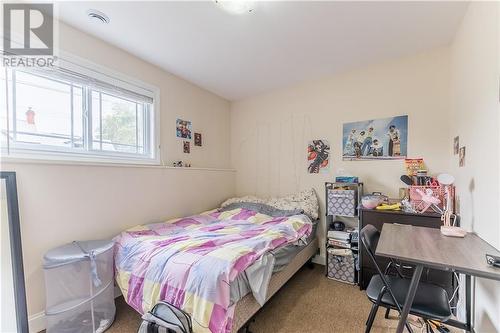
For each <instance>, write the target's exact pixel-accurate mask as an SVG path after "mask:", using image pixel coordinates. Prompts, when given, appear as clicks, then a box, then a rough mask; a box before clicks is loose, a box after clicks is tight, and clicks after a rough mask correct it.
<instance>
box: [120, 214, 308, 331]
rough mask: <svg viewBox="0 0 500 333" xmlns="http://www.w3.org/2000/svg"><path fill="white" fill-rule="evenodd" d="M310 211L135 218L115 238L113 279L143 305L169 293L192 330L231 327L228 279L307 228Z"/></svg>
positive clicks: (140, 309) (144, 309) (132, 302)
mask: <svg viewBox="0 0 500 333" xmlns="http://www.w3.org/2000/svg"><path fill="white" fill-rule="evenodd" d="M311 230H312V224H311V221H310V219H309V218H308V217H306V216H305V215H295V216H290V217H271V216H268V215H263V214H260V213H257V212H255V211H252V210H246V209H242V208H237V209H234V210H229V211H225V212H218V211H209V212H205V213H202V214H200V215H196V216H191V217H186V218H181V219H175V220H170V221H167V222H164V223H155V224H149V225H142V226H137V227H135V228H132V229H129V230H127V231H124V232H122V233H121V234H120V235H119V236H117V237H116V238H115V241H116V246H115V268H116V280H117V283H118V285H119V287H120V289H121V291H122V293H123V296H124V297H125V300H126V301H127V303H128V304H130V305H131V306H132V307H133V308H134V309H136V310H137V311H138V312H140V313H144V312H147V311H149V310H150V309H151V308H152V307H153V306H154V305H155V304H156V303H157V302H158V301H159V300H165V301H167V302H169V303H171V304H173V305H175V306H177V307H179V308H181V309H183V310H185V311H187V312H188V313H190V314H191V315H192V319H193V330H194V332H195V333H201V332H212V333H219V332H230V331H231V327H232V318H233V314H234V307H235V305H230V284H231V282H232V281H233V280H234V279H235V278H236V277H237V276H238V274H240V273H241V272H243V271H244V270H245V269H246V268H247V267H249V266H250V265H252V264H253V263H254V262H255V261H256V260H257V259H259V258H260V257H261V256H262V255H263V254H264V253H266V252H267V251H269V250H272V249H275V248H277V247H279V246H282V245H286V244H290V243H294V242H297V241H299V240H300V239H303V238H306V237H307V236H309V234H310V233H311Z"/></svg>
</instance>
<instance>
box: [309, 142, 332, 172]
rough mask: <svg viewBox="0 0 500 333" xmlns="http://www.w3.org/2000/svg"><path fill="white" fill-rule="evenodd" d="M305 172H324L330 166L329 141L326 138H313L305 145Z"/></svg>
mask: <svg viewBox="0 0 500 333" xmlns="http://www.w3.org/2000/svg"><path fill="white" fill-rule="evenodd" d="M307 165H308V166H307V172H308V173H320V172H321V173H325V172H328V169H329V168H330V143H329V142H328V140H313V141H309V143H308V145H307Z"/></svg>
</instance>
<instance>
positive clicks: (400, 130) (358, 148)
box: [342, 116, 408, 160]
mask: <svg viewBox="0 0 500 333" xmlns="http://www.w3.org/2000/svg"><path fill="white" fill-rule="evenodd" d="M407 153H408V116H396V117H390V118H382V119H373V120H366V121H357V122H352V123H345V124H344V127H343V133H342V157H343V159H344V160H378V159H404V158H405V157H406V156H407Z"/></svg>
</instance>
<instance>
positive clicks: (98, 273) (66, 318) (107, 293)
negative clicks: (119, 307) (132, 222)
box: [44, 240, 116, 333]
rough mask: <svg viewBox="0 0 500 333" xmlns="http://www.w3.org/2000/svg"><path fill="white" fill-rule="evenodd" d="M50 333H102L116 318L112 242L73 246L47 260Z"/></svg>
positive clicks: (47, 256) (50, 254)
mask: <svg viewBox="0 0 500 333" xmlns="http://www.w3.org/2000/svg"><path fill="white" fill-rule="evenodd" d="M44 272H45V290H46V298H47V299H46V309H45V314H46V319H47V333H66V332H68V333H69V332H71V333H100V332H104V331H105V330H106V329H107V328H109V327H110V326H111V324H112V323H113V320H114V318H115V311H116V308H115V301H114V283H113V281H114V279H113V277H114V268H113V242H112V241H108V240H106V241H86V242H73V243H70V244H66V245H63V246H61V247H58V248H55V249H52V250H50V251H49V252H47V253H46V254H45V256H44Z"/></svg>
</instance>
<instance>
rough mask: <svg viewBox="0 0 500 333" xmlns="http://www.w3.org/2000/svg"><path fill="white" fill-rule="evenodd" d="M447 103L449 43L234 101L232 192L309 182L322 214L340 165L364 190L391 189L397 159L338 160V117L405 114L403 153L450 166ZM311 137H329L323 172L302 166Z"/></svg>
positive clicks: (287, 189)
mask: <svg viewBox="0 0 500 333" xmlns="http://www.w3.org/2000/svg"><path fill="white" fill-rule="evenodd" d="M448 106H449V49H448V48H441V49H437V50H433V51H430V52H427V53H423V54H419V55H416V56H412V57H408V58H404V59H399V60H395V61H391V62H387V63H383V64H379V65H375V66H370V67H367V68H363V69H360V70H356V71H351V72H348V73H344V74H340V75H337V76H334V77H330V78H325V79H323V80H318V81H314V82H306V83H303V84H300V85H296V86H292V87H289V88H287V89H283V90H280V91H275V92H272V93H269V94H265V95H261V96H257V97H254V98H250V99H246V100H243V101H239V102H234V103H232V105H231V154H232V155H231V162H232V166H233V167H234V168H235V169H236V170H237V174H236V192H237V194H238V195H246V194H255V195H259V196H274V195H284V194H287V193H291V192H295V191H298V190H302V189H308V188H314V189H315V190H316V193H317V194H318V197H319V199H320V206H321V214H320V215H321V216H323V215H324V182H325V181H332V180H333V179H334V176H335V175H336V174H338V173H339V170H341V169H344V170H345V171H347V172H349V173H350V174H352V175H356V176H359V177H360V179H361V180H362V181H363V182H364V183H365V191H366V192H371V191H381V192H383V193H385V194H388V195H390V196H392V197H397V196H398V188H399V187H402V186H403V183H402V182H401V181H400V180H399V177H400V176H401V175H402V174H403V173H404V163H403V161H402V160H396V161H342V160H341V151H342V142H341V141H342V139H341V138H342V124H343V123H344V122H352V121H358V120H369V119H373V118H383V117H390V116H396V115H404V114H407V115H408V116H409V139H408V140H409V146H408V149H409V156H411V157H423V158H425V161H426V164H427V166H428V168H429V169H430V171H431V172H432V173H439V172H444V171H447V170H448V169H449V155H448V154H447V152H448V151H450V149H451V146H450V143H449V141H450V140H449V138H450V134H449V133H450V128H449V119H448V114H449V108H448ZM312 139H328V140H329V141H330V144H331V160H330V161H331V167H330V171H329V172H328V173H326V174H308V173H307V167H306V147H307V142H308V141H309V140H312ZM322 219H323V217H322ZM320 236H321V237H324V223H322V225H321V226H320ZM322 252H323V249H322ZM322 255H324V254H323V253H322Z"/></svg>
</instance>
